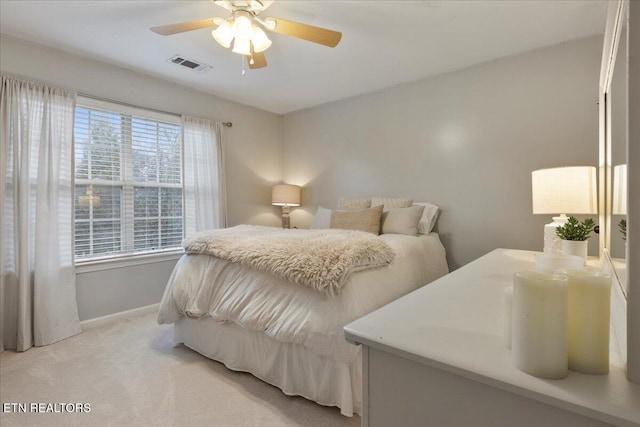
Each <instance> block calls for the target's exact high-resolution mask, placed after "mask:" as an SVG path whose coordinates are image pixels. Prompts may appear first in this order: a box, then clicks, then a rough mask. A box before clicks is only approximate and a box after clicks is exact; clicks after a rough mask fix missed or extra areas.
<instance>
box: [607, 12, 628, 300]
mask: <svg viewBox="0 0 640 427" xmlns="http://www.w3.org/2000/svg"><path fill="white" fill-rule="evenodd" d="M626 6H627V4H626V3H624V4H623V9H622V15H621V19H620V20H619V21H618V22H619V30H618V34H617V37H616V38H615V39H614V44H613V46H614V51H613V52H612V59H613V58H615V61H612V65H613V69H612V73H611V74H610V85H609V89H608V90H607V91H606V93H605V102H606V107H607V141H606V142H607V154H608V160H607V166H608V168H609V173H608V174H607V176H608V178H609V179H608V180H607V184H606V205H607V206H606V208H605V211H606V217H607V219H606V221H605V223H606V226H607V227H608V230H607V231H606V234H605V236H606V244H605V245H606V248H607V250H608V253H609V255H610V257H611V263H612V265H613V268H614V270H615V273H616V275H617V276H618V280H619V282H620V284H622V287H623V291H624V293H625V295H626V293H627V289H626V286H627V280H626V213H627V212H626V206H627V203H626V201H627V191H626V189H627V173H626V164H627V125H628V123H627V120H628V113H627V105H628V99H627V98H628V93H629V92H628V88H627V81H628V69H629V67H628V55H627V39H628V37H627V27H628V25H627V23H628V17H627V7H626ZM614 55H615V56H614Z"/></svg>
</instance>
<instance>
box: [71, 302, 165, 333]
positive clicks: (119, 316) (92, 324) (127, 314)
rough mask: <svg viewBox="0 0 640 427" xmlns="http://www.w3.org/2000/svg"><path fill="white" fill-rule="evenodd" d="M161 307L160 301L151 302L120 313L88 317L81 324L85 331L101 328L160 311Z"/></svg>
mask: <svg viewBox="0 0 640 427" xmlns="http://www.w3.org/2000/svg"><path fill="white" fill-rule="evenodd" d="M159 307H160V303H157V304H151V305H147V306H144V307H138V308H134V309H131V310H126V311H120V312H118V313H113V314H108V315H106V316H102V317H96V318H94V319H87V320H83V321H82V322H80V326H81V327H82V330H83V331H87V330H89V329H95V328H99V327H100V326H104V325H108V324H109V323H113V322H116V321H118V320H123V319H129V318H132V317H138V316H142V315H145V314H149V313H153V312H154V311H158V308H159Z"/></svg>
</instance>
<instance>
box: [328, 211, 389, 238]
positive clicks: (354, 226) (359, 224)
mask: <svg viewBox="0 0 640 427" xmlns="http://www.w3.org/2000/svg"><path fill="white" fill-rule="evenodd" d="M381 217H382V205H380V206H375V207H373V208H369V209H356V210H350V211H333V212H331V227H330V228H341V229H344V230H360V231H366V232H367V233H372V234H375V235H378V234H380V218H381Z"/></svg>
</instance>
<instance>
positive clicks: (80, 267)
mask: <svg viewBox="0 0 640 427" xmlns="http://www.w3.org/2000/svg"><path fill="white" fill-rule="evenodd" d="M183 254H184V251H183V250H182V248H180V249H172V250H168V251H163V252H147V253H142V254H134V255H130V256H121V257H112V258H103V259H96V260H86V261H77V262H76V274H84V273H91V272H94V271H101V270H111V269H115V268H124V267H133V266H137V265H144V264H153V263H158V262H165V261H174V260H177V259H179V258H180V257H181V256H182V255H183Z"/></svg>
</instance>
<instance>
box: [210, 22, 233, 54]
mask: <svg viewBox="0 0 640 427" xmlns="http://www.w3.org/2000/svg"><path fill="white" fill-rule="evenodd" d="M211 35H212V36H213V38H214V39H215V40H216V41H217V42H218V43H219V44H220V45H221V46H222V47H226V48H229V47H230V46H231V41H232V40H233V37H234V33H233V27H232V25H231V23H230V22H229V21H224V22H223V23H222V24H220V25H219V26H218V28H216V29H215V30H213V31H211Z"/></svg>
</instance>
